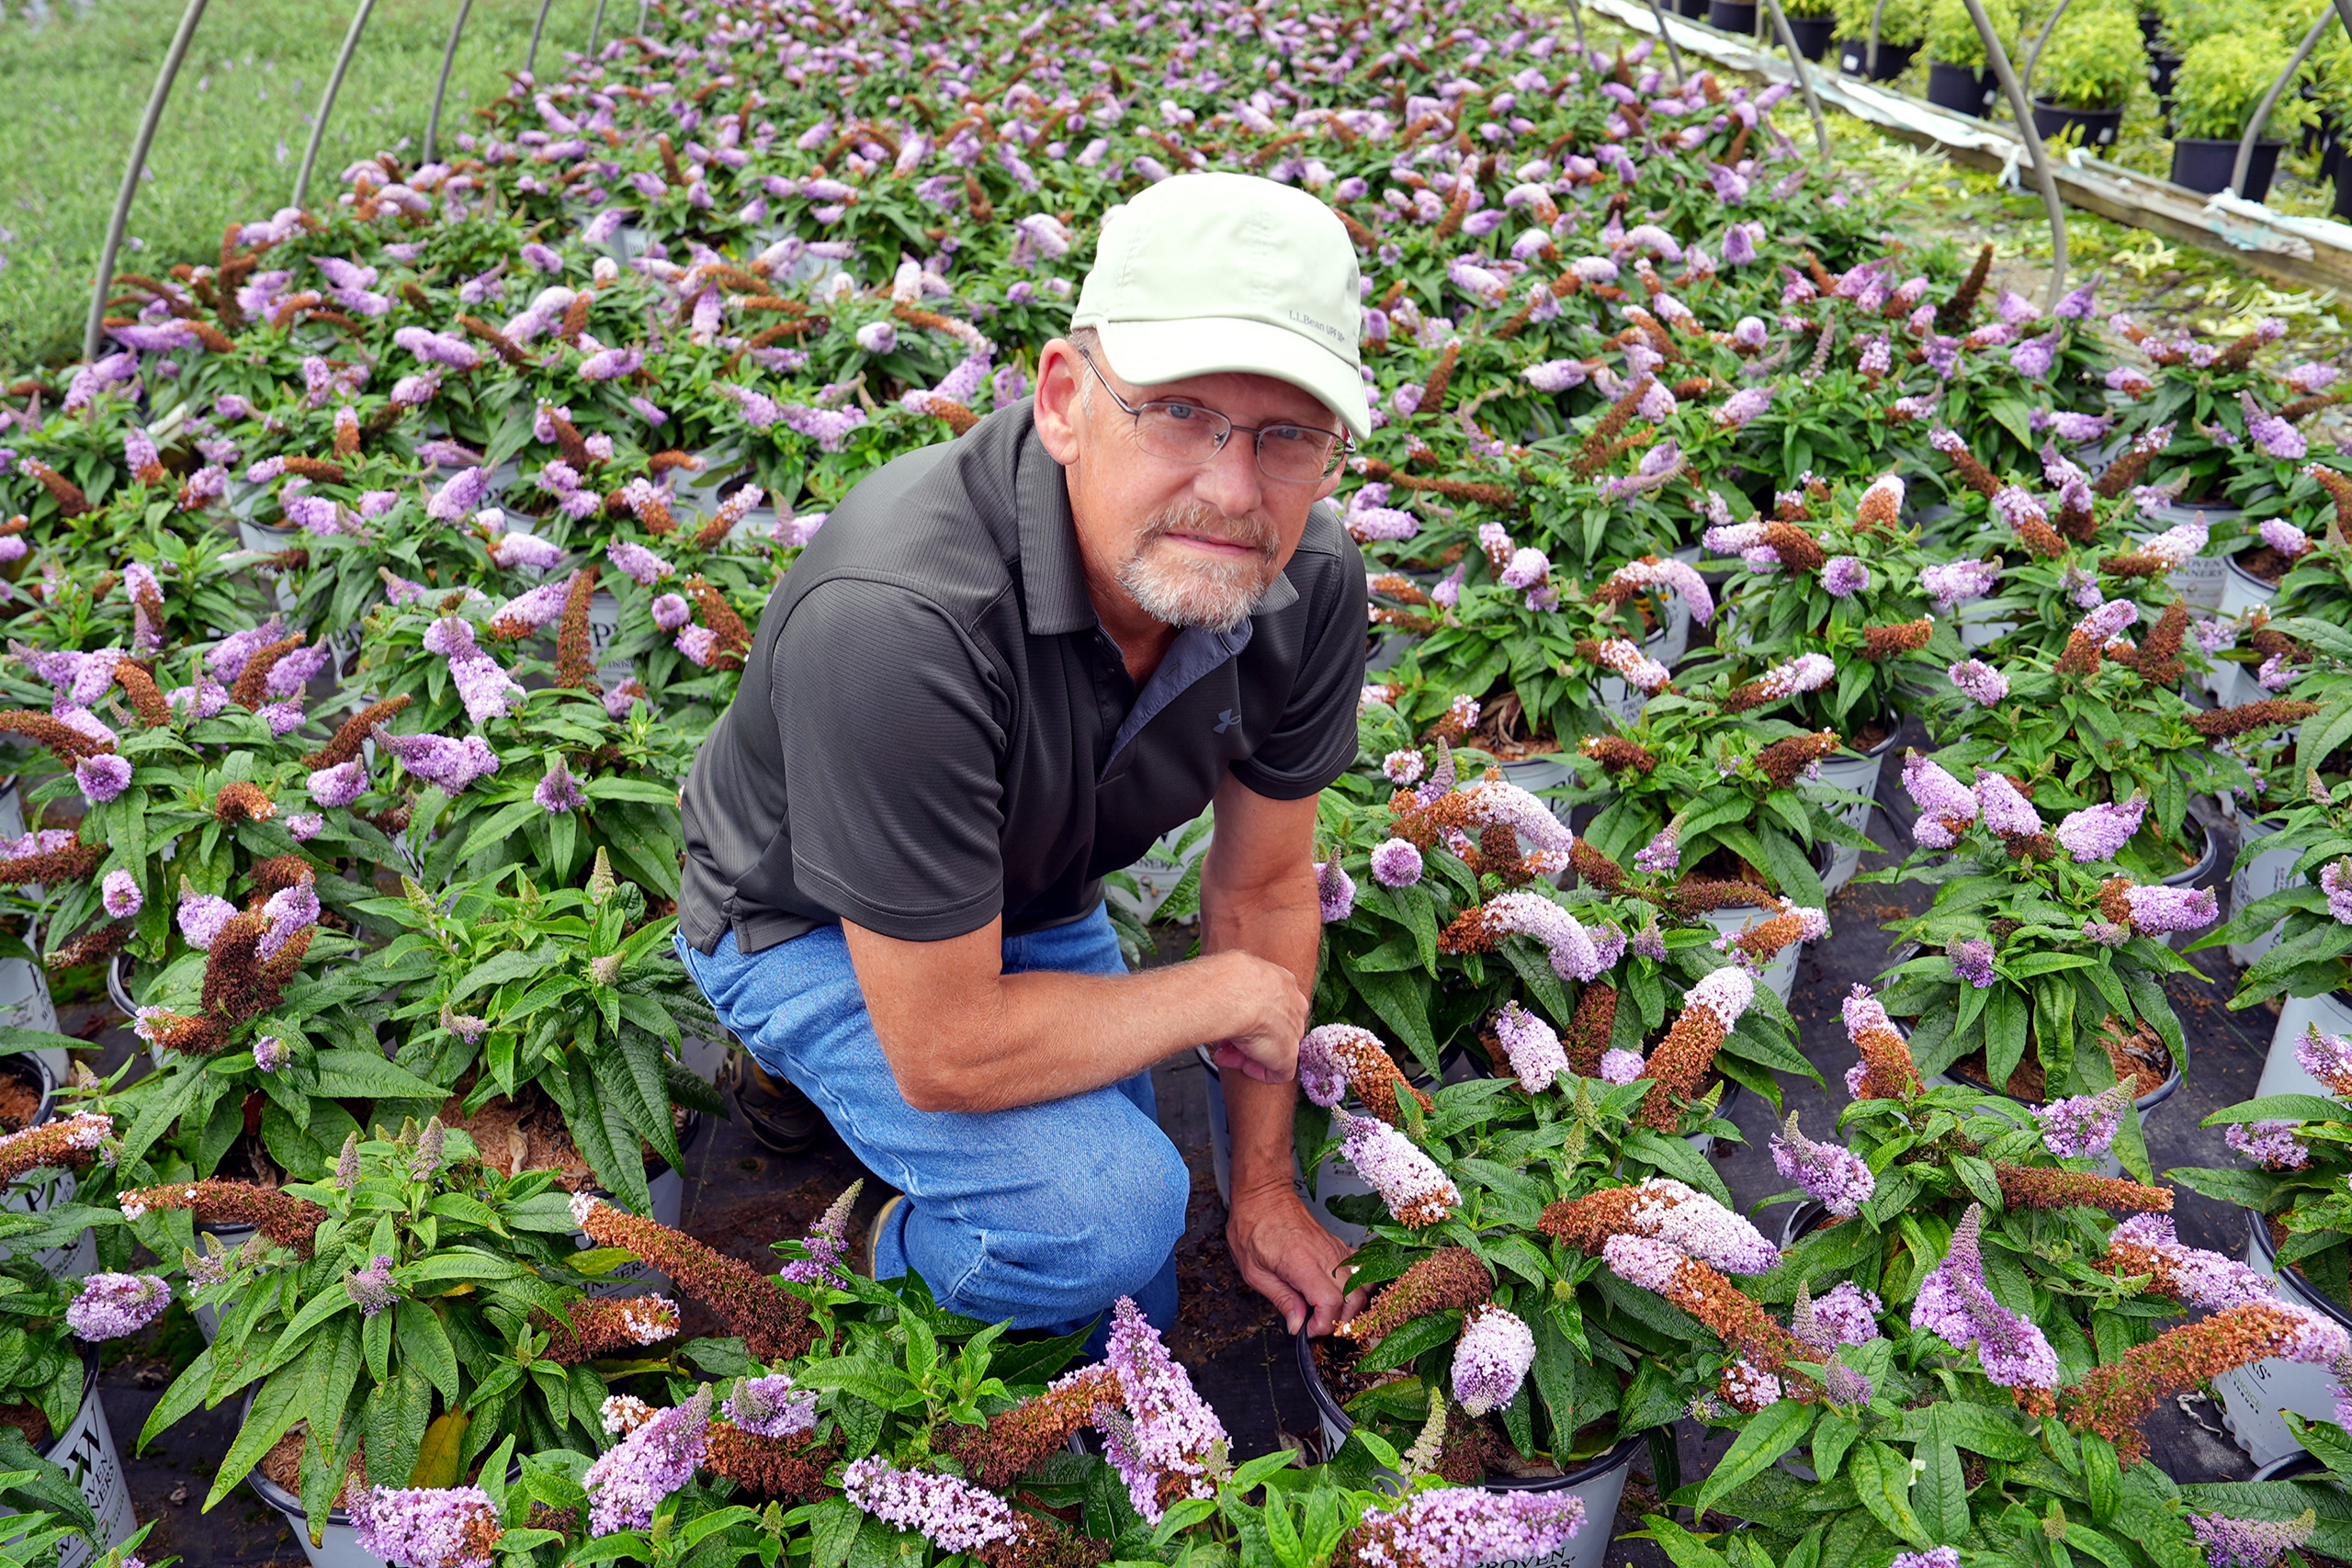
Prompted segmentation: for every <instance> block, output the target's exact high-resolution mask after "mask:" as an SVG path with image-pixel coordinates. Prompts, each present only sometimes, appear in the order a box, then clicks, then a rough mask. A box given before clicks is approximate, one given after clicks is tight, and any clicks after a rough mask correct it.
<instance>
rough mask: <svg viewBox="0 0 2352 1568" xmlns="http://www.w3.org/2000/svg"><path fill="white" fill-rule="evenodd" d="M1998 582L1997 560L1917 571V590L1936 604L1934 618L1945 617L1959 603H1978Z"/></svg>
mask: <svg viewBox="0 0 2352 1568" xmlns="http://www.w3.org/2000/svg"><path fill="white" fill-rule="evenodd" d="M2000 581H2001V563H2000V562H1999V561H1998V560H1956V561H1947V562H1945V563H1944V564H1943V565H1941V566H1931V567H1927V568H1924V569H1922V570H1921V571H1920V573H1919V586H1920V587H1921V588H1923V589H1925V590H1926V591H1927V593H1928V597H1929V598H1930V599H1933V600H1934V601H1935V602H1936V614H1938V615H1950V614H1951V607H1952V606H1953V605H1954V604H1959V603H1960V602H1961V601H1962V600H1963V599H1981V598H1983V597H1984V596H1985V594H1987V593H1990V592H1993V590H1994V588H1995V587H1996V585H1997V584H1998V583H1999V582H2000Z"/></svg>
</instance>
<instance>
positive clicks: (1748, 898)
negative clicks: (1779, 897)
mask: <svg viewBox="0 0 2352 1568" xmlns="http://www.w3.org/2000/svg"><path fill="white" fill-rule="evenodd" d="M1772 905H1773V898H1772V895H1771V894H1770V893H1768V892H1766V891H1765V890H1764V889H1763V888H1761V887H1758V886H1757V885H1756V884H1755V883H1753V882H1722V881H1717V880H1716V879H1715V878H1713V877H1711V876H1686V877H1684V878H1683V879H1682V880H1681V881H1679V882H1678V883H1676V884H1675V885H1674V886H1672V887H1671V888H1669V889H1668V890H1667V895H1666V907H1667V908H1669V909H1671V910H1673V911H1674V912H1675V913H1676V914H1678V915H1703V914H1705V913H1707V911H1709V910H1710V909H1738V908H1749V909H1769V908H1772Z"/></svg>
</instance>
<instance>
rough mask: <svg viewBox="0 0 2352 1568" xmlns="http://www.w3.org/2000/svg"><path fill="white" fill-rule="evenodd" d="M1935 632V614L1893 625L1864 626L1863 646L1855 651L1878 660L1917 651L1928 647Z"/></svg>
mask: <svg viewBox="0 0 2352 1568" xmlns="http://www.w3.org/2000/svg"><path fill="white" fill-rule="evenodd" d="M1935 634H1936V618H1935V617H1934V616H1933V615H1922V616H1920V617H1919V618H1918V619H1917V620H1916V621H1897V622H1895V623H1894V624H1893V625H1892V626H1864V627H1863V628H1862V646H1861V647H1860V648H1858V649H1855V650H1854V651H1855V652H1856V653H1858V654H1860V656H1861V657H1862V658H1864V659H1867V660H1871V661H1872V662H1876V661H1877V660H1882V659H1893V658H1895V657H1896V656H1897V655H1900V654H1905V653H1916V652H1917V651H1918V650H1919V649H1923V648H1925V647H1927V646H1928V638H1929V637H1933V636H1935Z"/></svg>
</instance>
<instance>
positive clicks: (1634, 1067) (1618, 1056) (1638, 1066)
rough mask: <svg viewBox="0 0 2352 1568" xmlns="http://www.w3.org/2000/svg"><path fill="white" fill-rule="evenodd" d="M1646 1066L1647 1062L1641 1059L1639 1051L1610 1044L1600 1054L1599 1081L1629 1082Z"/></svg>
mask: <svg viewBox="0 0 2352 1568" xmlns="http://www.w3.org/2000/svg"><path fill="white" fill-rule="evenodd" d="M1646 1066H1648V1064H1647V1063H1645V1061H1643V1060H1642V1055H1641V1053H1640V1052H1638V1051H1626V1050H1621V1049H1618V1048H1616V1047H1613V1046H1612V1047H1611V1049H1609V1050H1606V1051H1603V1052H1602V1053H1601V1054H1600V1081H1601V1082H1603V1083H1613V1084H1629V1083H1632V1082H1633V1081H1634V1079H1636V1078H1638V1077H1641V1076H1642V1072H1643V1069H1644V1068H1645V1067H1646Z"/></svg>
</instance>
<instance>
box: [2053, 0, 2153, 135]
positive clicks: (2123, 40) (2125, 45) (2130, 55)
mask: <svg viewBox="0 0 2352 1568" xmlns="http://www.w3.org/2000/svg"><path fill="white" fill-rule="evenodd" d="M2145 68H2146V57H2145V54H2144V52H2143V50H2142V48H2141V44H2140V28H2139V24H2138V23H2137V22H2135V21H2134V20H2133V19H2132V18H2131V17H2130V16H2129V15H2127V14H2126V13H2125V12H2124V11H2123V10H2122V9H2121V8H2120V7H2119V6H2112V5H2109V6H2092V7H2090V8H2088V9H2075V10H2070V11H2068V12H2067V14H2066V15H2065V17H2063V18H2062V19H2061V20H2060V22H2059V25H2058V28H2057V30H2056V31H2055V32H2053V33H2052V34H2051V35H2050V41H2049V42H2048V43H2046V44H2044V45H2043V46H2042V50H2041V59H2040V60H2039V61H2037V62H2035V67H2034V70H2035V74H2036V78H2037V79H2036V81H2035V83H2034V86H2035V89H2036V91H2035V93H2034V100H2033V129H2034V130H2035V131H2036V132H2038V133H2039V134H2040V135H2041V139H2042V140H2043V141H2058V140H2059V139H2061V138H2070V139H2071V140H2072V141H2074V142H2075V145H2076V146H2079V147H2084V148H2089V149H2098V148H2104V147H2109V146H2112V145H2113V144H2114V141H2115V133H2116V131H2117V130H2119V129H2120V127H2121V126H2122V124H2123V106H2124V104H2125V103H2126V102H2127V101H2128V100H2129V99H2130V97H2131V89H2132V88H2133V87H2134V86H2136V85H2138V84H2139V81H2140V77H2141V74H2142V73H2143V71H2144V70H2145Z"/></svg>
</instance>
